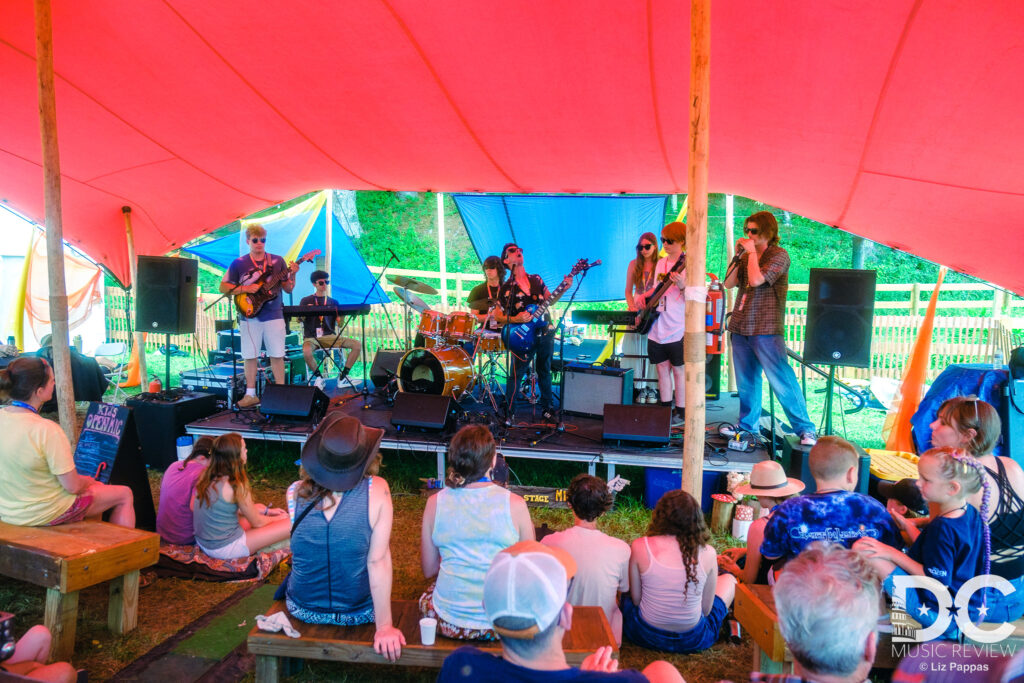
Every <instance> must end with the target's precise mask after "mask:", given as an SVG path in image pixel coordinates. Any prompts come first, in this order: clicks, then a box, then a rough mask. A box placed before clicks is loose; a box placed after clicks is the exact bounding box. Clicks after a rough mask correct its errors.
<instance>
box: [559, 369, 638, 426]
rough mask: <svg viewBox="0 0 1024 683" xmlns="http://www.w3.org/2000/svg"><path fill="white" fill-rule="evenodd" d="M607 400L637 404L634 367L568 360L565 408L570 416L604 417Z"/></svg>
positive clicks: (564, 383) (563, 398) (564, 395)
mask: <svg viewBox="0 0 1024 683" xmlns="http://www.w3.org/2000/svg"><path fill="white" fill-rule="evenodd" d="M607 403H612V404H617V405H630V404H632V403H633V369H632V368H608V367H604V366H601V365H587V364H583V363H566V364H565V372H564V374H563V384H562V410H563V411H564V412H566V413H568V414H570V415H581V416H583V417H598V418H600V417H604V406H605V404H607Z"/></svg>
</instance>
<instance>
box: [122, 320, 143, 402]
mask: <svg viewBox="0 0 1024 683" xmlns="http://www.w3.org/2000/svg"><path fill="white" fill-rule="evenodd" d="M142 340H143V343H145V340H146V334H145V333H143V334H142ZM125 371H126V373H127V374H126V375H125V379H124V381H123V382H121V383H120V384H118V385H117V386H119V387H121V388H122V389H126V388H128V387H137V386H139V385H140V384H142V379H141V378H140V377H139V347H138V346H135V348H133V349H132V355H131V357H130V358H129V359H128V365H126V366H125Z"/></svg>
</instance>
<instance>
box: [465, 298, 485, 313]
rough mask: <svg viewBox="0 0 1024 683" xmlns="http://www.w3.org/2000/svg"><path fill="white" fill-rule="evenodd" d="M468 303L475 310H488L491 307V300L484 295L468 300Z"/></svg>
mask: <svg viewBox="0 0 1024 683" xmlns="http://www.w3.org/2000/svg"><path fill="white" fill-rule="evenodd" d="M466 305H467V306H469V307H470V308H472V309H473V310H474V311H486V310H488V309H489V308H490V307H491V300H490V299H488V298H487V297H484V298H483V299H473V300H472V301H468V300H467V301H466Z"/></svg>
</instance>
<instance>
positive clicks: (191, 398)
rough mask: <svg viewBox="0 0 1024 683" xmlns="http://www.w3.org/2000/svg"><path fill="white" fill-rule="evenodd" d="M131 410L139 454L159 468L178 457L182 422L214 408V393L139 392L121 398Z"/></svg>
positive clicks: (207, 414) (215, 402) (212, 410)
mask: <svg viewBox="0 0 1024 683" xmlns="http://www.w3.org/2000/svg"><path fill="white" fill-rule="evenodd" d="M124 404H125V405H126V406H128V407H129V408H131V409H132V412H133V413H134V421H135V427H136V430H137V432H138V437H139V445H140V446H141V447H142V458H143V460H144V461H145V462H146V465H148V466H149V467H152V468H155V469H159V470H160V471H161V472H162V471H163V470H165V469H167V466H168V465H170V464H171V463H173V462H177V460H178V450H177V446H176V443H175V442H176V441H177V439H178V437H179V436H185V425H187V424H188V423H190V422H195V421H196V420H199V419H202V418H204V417H209V416H210V415H213V414H214V413H216V412H217V397H216V396H214V395H213V394H207V393H203V392H188V393H185V394H182V395H181V396H178V397H176V398H163V397H162V395H161V394H149V393H145V394H139V395H138V396H135V397H133V398H129V399H128V400H126V401H125V402H124Z"/></svg>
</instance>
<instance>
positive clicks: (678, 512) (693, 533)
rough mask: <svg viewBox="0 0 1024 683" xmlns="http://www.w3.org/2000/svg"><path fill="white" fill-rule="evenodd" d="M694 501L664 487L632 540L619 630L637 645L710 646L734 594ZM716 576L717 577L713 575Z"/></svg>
mask: <svg viewBox="0 0 1024 683" xmlns="http://www.w3.org/2000/svg"><path fill="white" fill-rule="evenodd" d="M710 539H711V534H710V533H708V529H707V526H705V524H704V513H703V512H702V511H701V509H700V504H699V503H698V502H697V501H696V500H694V498H693V496H691V495H690V494H689V493H687V492H685V491H680V490H676V491H669V492H668V493H666V494H665V495H664V496H662V497H661V500H659V501H658V504H657V506H655V508H654V516H653V517H652V518H651V524H650V526H648V527H647V535H646V536H642V537H640V538H638V539H637V540H635V541H633V546H632V548H631V555H630V558H629V594H628V595H624V596H623V599H622V617H623V629H622V633H623V636H624V637H625V639H626V640H628V641H630V642H632V643H635V644H636V645H640V646H641V647H647V648H652V649H655V650H665V651H667V652H678V653H689V652H699V651H701V650H706V649H707V648H709V647H711V646H712V645H713V644H714V643H715V641H716V640H717V639H718V631H719V629H720V628H721V626H722V621H723V620H724V619H725V615H726V612H727V611H728V610H729V606H730V605H731V604H732V600H733V597H734V595H735V593H736V579H735V578H734V577H733V576H732V575H731V574H723V575H721V576H718V558H717V556H716V554H715V549H714V548H712V547H711V546H710V545H708V541H709V540H710ZM716 577H717V578H716Z"/></svg>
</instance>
